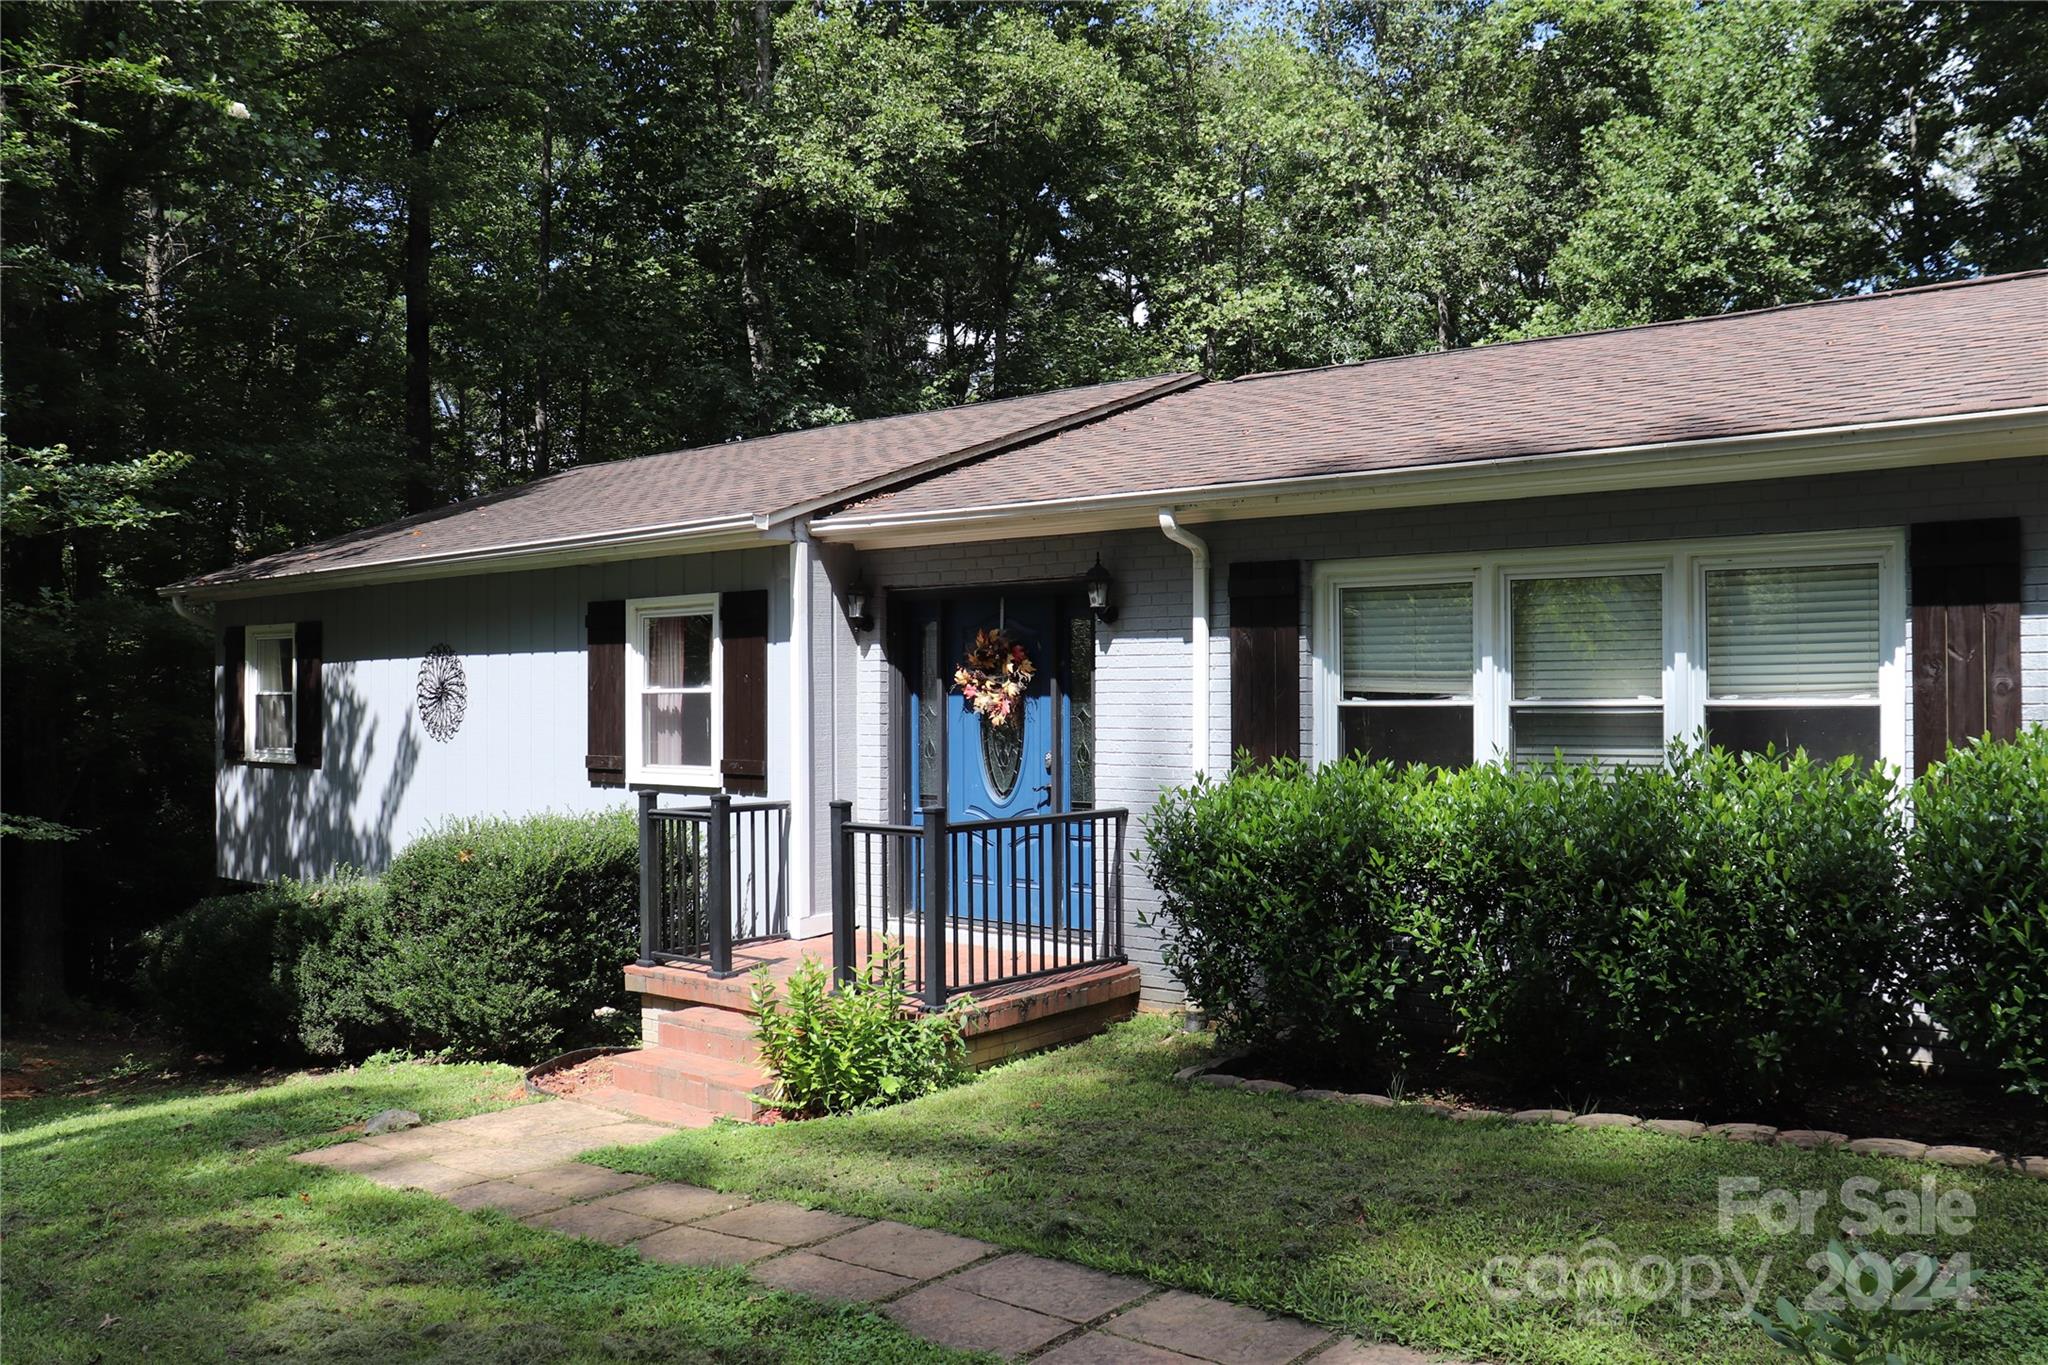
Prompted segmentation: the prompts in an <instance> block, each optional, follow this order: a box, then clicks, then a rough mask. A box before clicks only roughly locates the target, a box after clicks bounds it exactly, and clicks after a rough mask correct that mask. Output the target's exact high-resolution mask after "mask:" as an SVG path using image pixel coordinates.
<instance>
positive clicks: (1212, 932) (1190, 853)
mask: <svg viewBox="0 0 2048 1365" xmlns="http://www.w3.org/2000/svg"><path fill="white" fill-rule="evenodd" d="M1456 780H1457V779H1456V778H1455V777H1447V778H1444V779H1441V780H1440V779H1437V778H1435V777H1433V776H1432V775H1431V774H1430V773H1429V772H1428V770H1425V769H1419V768H1410V769H1396V768H1394V767H1392V766H1391V765H1389V764H1386V763H1364V762H1357V761H1345V762H1339V763H1328V764H1324V765H1322V766H1320V767H1317V768H1314V769H1310V768H1307V767H1305V766H1303V765H1301V764H1299V763H1293V762H1282V763H1276V764H1272V765H1270V766H1266V767H1257V768H1253V767H1246V768H1240V769H1239V770H1238V771H1237V772H1235V773H1234V774H1232V775H1231V776H1230V777H1228V778H1226V779H1224V780H1222V781H1208V780H1198V781H1197V782H1196V783H1195V785H1194V786H1192V787H1190V788H1187V789H1184V790H1181V791H1174V792H1168V793H1167V794H1166V795H1165V796H1164V797H1162V798H1161V799H1160V801H1159V804H1158V806H1157V807H1156V808H1155V809H1154V810H1153V812H1152V815H1151V818H1150V819H1149V821H1148V822H1147V824H1146V828H1145V851H1144V856H1145V861H1146V869H1147V872H1148V873H1149V874H1150V876H1151V880H1152V884H1153V886H1154V887H1155V888H1157V890H1158V892H1159V896H1160V900H1161V905H1162V909H1163V911H1164V915H1165V918H1166V920H1167V921H1168V932H1167V934H1166V939H1165V944H1164V959H1165V963H1166V967H1167V970H1168V971H1170V972H1172V973H1173V975H1174V976H1175V977H1176V978H1177V979H1178V980H1179V981H1180V982H1181V983H1182V984H1183V985H1184V986H1186V987H1187V989H1188V993H1189V995H1190V996H1191V997H1193V998H1194V999H1195V1000H1197V1001H1199V1002H1200V1003H1201V1005H1202V1007H1203V1008H1204V1009H1206V1010H1208V1011H1209V1012H1210V1013H1211V1014H1212V1015H1215V1016H1217V1017H1218V1018H1219V1019H1220V1020H1222V1021H1223V1023H1224V1025H1225V1026H1226V1027H1227V1028H1229V1029H1230V1030H1231V1031H1232V1032H1233V1033H1235V1034H1236V1035H1237V1036H1239V1037H1241V1038H1243V1039H1245V1040H1246V1041H1248V1042H1254V1043H1260V1042H1270V1041H1273V1040H1276V1039H1280V1038H1292V1039H1296V1040H1298V1041H1301V1042H1304V1043H1311V1044H1323V1043H1329V1044H1336V1045H1340V1046H1342V1047H1344V1048H1346V1049H1349V1050H1351V1051H1352V1053H1353V1055H1359V1054H1361V1053H1362V1054H1364V1055H1366V1056H1371V1055H1375V1054H1380V1053H1384V1052H1388V1051H1390V1050H1394V1049H1395V1047H1396V1045H1397V1034H1398V1031H1399V1030H1398V1026H1397V1024H1398V1019H1397V1009H1396V1006H1397V1002H1398V1001H1399V1000H1400V998H1401V994H1402V992H1403V990H1404V989H1405V988H1407V987H1408V986H1410V985H1412V984H1413V983H1414V981H1415V980H1416V978H1417V976H1418V974H1419V973H1420V971H1421V969H1422V965H1423V964H1422V963H1420V962H1419V961H1418V960H1417V959H1416V957H1415V956H1414V955H1413V954H1412V953H1411V952H1409V951H1408V949H1407V943H1406V940H1407V936H1408V935H1410V934H1411V933H1413V932H1415V930H1416V928H1417V925H1416V920H1417V918H1418V916H1419V915H1426V914H1427V912H1428V909H1429V907H1428V906H1427V905H1426V904H1425V902H1424V901H1423V900H1422V898H1421V896H1420V895H1419V889H1420V883H1419V880H1418V878H1419V874H1420V872H1421V870H1422V866H1423V863H1424V861H1425V858H1424V854H1423V850H1422V848H1421V847H1420V844H1421V841H1422V840H1423V839H1424V838H1425V837H1426V836H1427V834H1428V831H1429V828H1430V813H1429V811H1428V809H1427V804H1428V803H1429V802H1431V801H1433V800H1435V799H1436V793H1437V791H1438V790H1439V789H1440V786H1441V785H1442V784H1443V783H1451V782H1455V781H1456Z"/></svg>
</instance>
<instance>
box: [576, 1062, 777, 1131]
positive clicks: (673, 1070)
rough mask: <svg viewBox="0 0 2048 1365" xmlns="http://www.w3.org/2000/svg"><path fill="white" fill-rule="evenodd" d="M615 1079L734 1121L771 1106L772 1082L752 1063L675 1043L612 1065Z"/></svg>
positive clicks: (623, 1087)
mask: <svg viewBox="0 0 2048 1365" xmlns="http://www.w3.org/2000/svg"><path fill="white" fill-rule="evenodd" d="M612 1083H613V1084H614V1085H616V1086H618V1087H619V1089H621V1090H624V1091H627V1092H629V1093H632V1094H636V1095H649V1096H652V1097H653V1098H655V1099H658V1100H666V1101H668V1102H670V1103H672V1104H682V1105H687V1106H689V1107H690V1108H693V1109H707V1110H709V1111H711V1112H712V1113H714V1114H726V1115H729V1116H731V1117H733V1118H736V1119H748V1120H751V1119H753V1118H755V1117H756V1116H757V1115H759V1114H760V1112H761V1111H762V1110H763V1109H766V1108H768V1107H769V1106H768V1095H769V1093H770V1092H771V1091H772V1090H773V1088H774V1082H772V1081H771V1080H769V1078H768V1076H767V1074H766V1073H765V1072H763V1071H762V1070H761V1068H760V1067H759V1066H757V1065H754V1064H753V1063H751V1062H736V1061H728V1060H726V1059H724V1058H720V1057H705V1056H700V1055H697V1054H695V1053H689V1052H684V1051H682V1050H681V1049H679V1048H672V1047H662V1046H655V1047H643V1048H641V1049H640V1050H639V1051H638V1052H627V1053H622V1054H620V1056H619V1057H618V1059H617V1060H616V1061H615V1062H614V1063H613V1064H612Z"/></svg>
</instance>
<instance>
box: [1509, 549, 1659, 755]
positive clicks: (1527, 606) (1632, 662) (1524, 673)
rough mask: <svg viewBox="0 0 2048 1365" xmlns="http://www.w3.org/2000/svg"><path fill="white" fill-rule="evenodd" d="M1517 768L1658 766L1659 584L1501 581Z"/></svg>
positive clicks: (1594, 578) (1611, 578) (1643, 577)
mask: <svg viewBox="0 0 2048 1365" xmlns="http://www.w3.org/2000/svg"><path fill="white" fill-rule="evenodd" d="M1508 613H1509V619H1508V628H1509V632H1510V634H1511V636H1512V641H1513V645H1512V648H1513V679H1514V690H1513V702H1512V705H1511V709H1510V712H1509V717H1510V719H1509V731H1510V733H1511V735H1512V740H1511V744H1512V748H1513V753H1514V759H1515V762H1517V763H1547V762H1549V761H1550V760H1551V759H1552V758H1554V757H1556V756H1559V755H1562V756H1563V757H1564V758H1565V759H1566V760H1568V761H1570V762H1574V763H1607V764H1632V765H1640V764H1654V763H1657V762H1659V761H1661V760H1662V758H1663V756H1664V576H1663V575H1662V574H1661V573H1623V574H1584V575H1577V576H1555V577H1528V578H1521V577H1517V578H1511V579H1510V580H1509V582H1508Z"/></svg>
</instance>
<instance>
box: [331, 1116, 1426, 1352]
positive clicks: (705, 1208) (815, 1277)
mask: <svg viewBox="0 0 2048 1365" xmlns="http://www.w3.org/2000/svg"><path fill="white" fill-rule="evenodd" d="M668 1131H669V1130H668V1129H667V1128H664V1127H662V1126H660V1125H658V1124H652V1123H646V1122H642V1121H639V1120H635V1119H630V1118H625V1117H622V1116H621V1115H619V1114H617V1113H614V1112H612V1111H610V1110H607V1109H599V1108H595V1107H593V1106H590V1105H585V1104H577V1103H574V1102H572V1101H567V1100H554V1101H546V1102H542V1103H539V1104H531V1105H525V1106H522V1107H520V1108H516V1109H505V1110H500V1111H498V1112H497V1113H493V1114H479V1115H477V1116H476V1117H474V1118H467V1119H457V1120H455V1121H453V1122H450V1123H437V1124H432V1125H429V1126H427V1127H424V1128H414V1129H411V1130H409V1131H407V1132H403V1133H391V1134H386V1135H384V1136H382V1137H373V1138H363V1139H360V1140H358V1141H355V1142H345V1143H341V1144H339V1145H337V1146H333V1147H323V1148H320V1149H319V1150H318V1151H312V1152H304V1153H301V1154H300V1155H299V1156H298V1157H297V1158H296V1159H297V1160H299V1161H302V1162H304V1163H306V1164H308V1165H312V1166H324V1167H327V1168H328V1169H330V1170H336V1171H344V1172H350V1173H353V1174H355V1175H360V1176H363V1177H365V1178H367V1179H369V1180H373V1181H375V1182H377V1183H378V1184H380V1185H384V1186H387V1187H389V1188H392V1189H414V1190H422V1191H425V1192H427V1193H429V1194H435V1195H439V1196H441V1197H442V1198H444V1199H447V1200H449V1201H450V1202H452V1203H454V1204H456V1205H457V1206H458V1207H461V1208H464V1209H469V1210H472V1211H474V1210H479V1209H496V1210H498V1211H499V1212H501V1213H504V1214H505V1215H507V1216H508V1217H512V1218H517V1219H519V1220H520V1221H521V1222H524V1223H527V1224H529V1225H530V1226H533V1227H536V1228H543V1229H546V1230H549V1231H552V1232H556V1233H561V1234H563V1235H566V1236H571V1237H588V1238H592V1239H594V1240H596V1241H600V1242H606V1243H609V1244H610V1245H613V1246H623V1247H630V1248H631V1249H633V1250H634V1251H637V1252H638V1253H639V1254H640V1255H642V1256H645V1257H647V1258H649V1259H650V1260H657V1261H666V1262H671V1263H674V1264H679V1265H699V1266H733V1265H738V1266H745V1267H746V1268H747V1271H748V1273H749V1274H750V1275H752V1276H753V1278H755V1279H756V1280H759V1281H760V1282H761V1283H763V1284H766V1285H771V1286H774V1287H775V1288H778V1289H785V1290H789V1291H791V1292H793V1293H798V1294H808V1295H811V1296H812V1297H815V1298H822V1299H831V1300H837V1301H842V1302H852V1303H868V1304H873V1305H875V1306H876V1308H877V1309H878V1310H879V1311H881V1312H883V1313H885V1314H887V1315H888V1316H889V1317H891V1318H893V1319H895V1321H896V1322H898V1323H899V1324H901V1325H902V1326H903V1327H904V1329H905V1330H907V1331H909V1332H911V1333H913V1334H914V1335H917V1336H920V1337H924V1338H925V1339H927V1340H930V1341H935V1342H938V1343H939V1344H941V1345H944V1346H953V1347H958V1348H960V1349H963V1350H977V1351H989V1352H993V1353H994V1354H996V1355H1000V1356H1005V1357H1008V1358H1010V1359H1013V1360H1026V1359H1028V1360H1032V1361H1035V1362H1044V1365H1110V1363H1111V1362H1116V1363H1117V1365H1122V1363H1123V1362H1130V1363H1131V1365H1203V1363H1204V1362H1207V1365H1286V1362H1294V1361H1313V1362H1315V1365H1425V1362H1430V1361H1434V1360H1436V1359H1437V1358H1436V1357H1433V1356H1427V1355H1423V1354H1421V1353H1420V1352H1416V1351H1411V1350H1408V1349H1407V1348H1405V1347H1400V1346H1389V1345H1369V1344H1367V1343H1365V1342H1361V1341H1357V1340H1354V1339H1351V1338H1346V1337H1336V1336H1333V1335H1332V1334H1330V1333H1329V1332H1326V1331H1324V1330H1323V1329H1322V1328H1320V1327H1314V1326H1311V1325H1310V1324H1308V1323H1305V1322H1300V1321H1297V1320H1295V1319H1293V1318H1283V1317H1274V1316H1272V1315H1270V1314H1266V1313H1261V1312H1258V1311H1256V1310H1255V1309H1250V1308H1245V1307H1242V1306H1240V1305H1238V1304H1232V1303H1225V1302H1223V1301H1222V1300H1220V1299H1211V1298H1205V1297H1203V1296H1202V1295H1199V1294H1189V1293H1185V1292H1183V1291H1181V1290H1174V1289H1162V1288H1160V1287H1159V1286H1158V1285H1154V1284H1149V1283H1147V1282H1146V1281H1143V1280H1137V1279H1131V1278H1128V1277H1125V1276H1120V1275H1106V1274H1104V1273H1102V1272H1101V1271H1099V1270H1090V1269H1087V1268H1085V1267H1082V1266H1077V1265H1071V1264H1069V1263H1067V1262H1064V1261H1053V1260H1047V1259H1045V1258H1044V1257H1040V1256H1030V1255H1025V1254H1023V1253H1021V1252H1005V1251H1004V1250H1003V1249H1002V1248H1000V1247H996V1246H991V1245H989V1244H988V1243H986V1242H978V1241H975V1240H974V1239H972V1238H968V1237H959V1236H955V1235H953V1234H952V1233H947V1232H937V1231H934V1230H932V1229H930V1228H917V1227H911V1226H909V1225H908V1224H904V1223H891V1222H886V1221H879V1220H871V1219H866V1218H852V1217H848V1216H846V1215H844V1214H838V1213H828V1212H824V1211H822V1210H817V1209H806V1208H801V1207H799V1206H798V1205H795V1204H785V1203H780V1202H774V1201H766V1202H755V1201H752V1200H748V1199H745V1198H742V1197H740V1196H738V1195H728V1194H720V1193H718V1192H717V1191H715V1190H706V1189H699V1188H698V1187H696V1186H693V1185H678V1184H671V1183H667V1182H661V1181H653V1180H650V1179H648V1178H647V1177H645V1176H637V1175H624V1174H621V1173H619V1172H616V1171H608V1170H605V1169H604V1168H602V1167H599V1166H591V1165H587V1164H585V1163H583V1162H580V1161H577V1160H576V1159H575V1158H576V1157H577V1156H579V1155H580V1154H582V1153H584V1152H587V1151H591V1150H593V1149H595V1148H598V1147H609V1146H617V1145H631V1144H638V1143H641V1142H647V1141H650V1140H652V1139H653V1138H656V1137H660V1136H662V1135H663V1134H665V1133H667V1132H668Z"/></svg>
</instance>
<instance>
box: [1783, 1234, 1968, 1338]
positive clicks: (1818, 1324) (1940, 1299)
mask: <svg viewBox="0 0 2048 1365" xmlns="http://www.w3.org/2000/svg"><path fill="white" fill-rule="evenodd" d="M1827 1267H1828V1270H1827V1274H1826V1276H1825V1277H1824V1279H1823V1281H1822V1288H1823V1289H1826V1288H1828V1287H1830V1286H1834V1287H1839V1289H1840V1290H1841V1295H1840V1298H1839V1304H1840V1306H1839V1307H1837V1308H1833V1309H1827V1308H1804V1307H1800V1306H1799V1305H1797V1304H1794V1303H1793V1302H1792V1301H1791V1300H1790V1299H1782V1298H1781V1299H1779V1300H1778V1311H1777V1315H1776V1316H1775V1317H1766V1316H1765V1315H1764V1314H1763V1313H1761V1312H1758V1311H1757V1310H1755V1309H1751V1310H1750V1319H1751V1320H1752V1321H1753V1322H1755V1323H1756V1325H1757V1326H1759V1327H1761V1328H1763V1330H1764V1335H1765V1336H1768V1337H1769V1338H1770V1339H1771V1340H1772V1341H1774V1342H1776V1343H1777V1344H1778V1345H1779V1346H1780V1347H1782V1348H1784V1350H1785V1352H1786V1353H1787V1354H1788V1355H1791V1356H1793V1357H1795V1358H1797V1359H1799V1360H1804V1361H1809V1362H1814V1363H1815V1365H1907V1362H1908V1361H1911V1360H1914V1359H1923V1360H1931V1359H1933V1358H1934V1357H1932V1356H1927V1355H1922V1354H1920V1353H1919V1352H1918V1350H1917V1348H1918V1347H1919V1346H1920V1345H1921V1344H1922V1343H1924V1342H1927V1341H1930V1340H1932V1339H1933V1338H1934V1337H1937V1336H1939V1335H1940V1334H1941V1333H1942V1332H1943V1331H1944V1330H1945V1329H1946V1328H1947V1326H1948V1320H1947V1319H1946V1318H1945V1317H1942V1316H1939V1315H1938V1314H1937V1311H1936V1310H1937V1309H1939V1308H1941V1307H1943V1306H1945V1305H1956V1304H1961V1303H1964V1302H1966V1301H1967V1299H1968V1295H1969V1291H1970V1285H1971V1284H1972V1283H1973V1282H1974V1281H1975V1279H1976V1278H1977V1274H1978V1272H1976V1271H1974V1270H1971V1269H1968V1268H1960V1269H1957V1270H1955V1271H1954V1272H1953V1273H1950V1272H1948V1271H1947V1270H1946V1269H1945V1268H1944V1267H1943V1266H1942V1264H1941V1263H1940V1262H1939V1261H1937V1260H1935V1259H1934V1258H1933V1257H1932V1256H1929V1255H1927V1254H1926V1253H1924V1252H1914V1253H1910V1254H1908V1255H1905V1256H1901V1257H1899V1258H1898V1259H1897V1260H1895V1261H1894V1260H1888V1259H1886V1258H1885V1257H1883V1256H1881V1255H1879V1254H1878V1253H1876V1252H1873V1251H1855V1252H1852V1251H1850V1250H1849V1249H1848V1248H1846V1247H1844V1246H1843V1245H1842V1244H1841V1243H1840V1242H1837V1241H1831V1242H1829V1243H1828V1250H1827Z"/></svg>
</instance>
